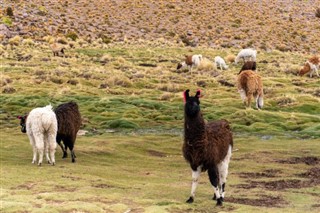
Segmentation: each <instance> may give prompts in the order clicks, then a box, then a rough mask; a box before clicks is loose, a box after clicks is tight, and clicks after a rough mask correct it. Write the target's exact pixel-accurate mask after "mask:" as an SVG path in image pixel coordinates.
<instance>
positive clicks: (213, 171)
mask: <svg viewBox="0 0 320 213" xmlns="http://www.w3.org/2000/svg"><path fill="white" fill-rule="evenodd" d="M208 174H209V179H210V183H211V185H212V186H213V190H214V199H216V200H217V205H218V206H222V198H221V196H220V193H219V187H218V184H219V171H218V169H217V167H216V166H213V167H212V168H209V169H208Z"/></svg>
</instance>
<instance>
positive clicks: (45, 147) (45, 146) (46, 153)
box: [44, 135, 51, 164]
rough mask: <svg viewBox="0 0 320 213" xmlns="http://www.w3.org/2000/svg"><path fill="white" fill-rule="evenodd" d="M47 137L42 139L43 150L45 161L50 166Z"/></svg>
mask: <svg viewBox="0 0 320 213" xmlns="http://www.w3.org/2000/svg"><path fill="white" fill-rule="evenodd" d="M48 141H49V139H48V135H46V136H45V137H44V150H45V155H46V159H47V162H48V164H51V160H50V157H49V144H48Z"/></svg>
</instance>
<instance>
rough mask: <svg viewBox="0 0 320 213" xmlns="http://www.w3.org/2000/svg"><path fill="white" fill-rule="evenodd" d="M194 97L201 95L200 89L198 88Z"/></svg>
mask: <svg viewBox="0 0 320 213" xmlns="http://www.w3.org/2000/svg"><path fill="white" fill-rule="evenodd" d="M194 97H196V98H200V97H201V90H200V89H198V90H197V93H196V95H195V96H194Z"/></svg>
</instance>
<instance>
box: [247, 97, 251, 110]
mask: <svg viewBox="0 0 320 213" xmlns="http://www.w3.org/2000/svg"><path fill="white" fill-rule="evenodd" d="M251 99H252V94H248V95H247V107H248V108H251Z"/></svg>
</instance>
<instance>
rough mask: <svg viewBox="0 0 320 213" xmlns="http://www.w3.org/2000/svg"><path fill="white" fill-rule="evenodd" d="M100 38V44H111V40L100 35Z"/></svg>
mask: <svg viewBox="0 0 320 213" xmlns="http://www.w3.org/2000/svg"><path fill="white" fill-rule="evenodd" d="M100 38H101V39H102V42H103V43H105V44H109V43H111V42H112V38H110V37H109V36H107V35H100Z"/></svg>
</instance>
